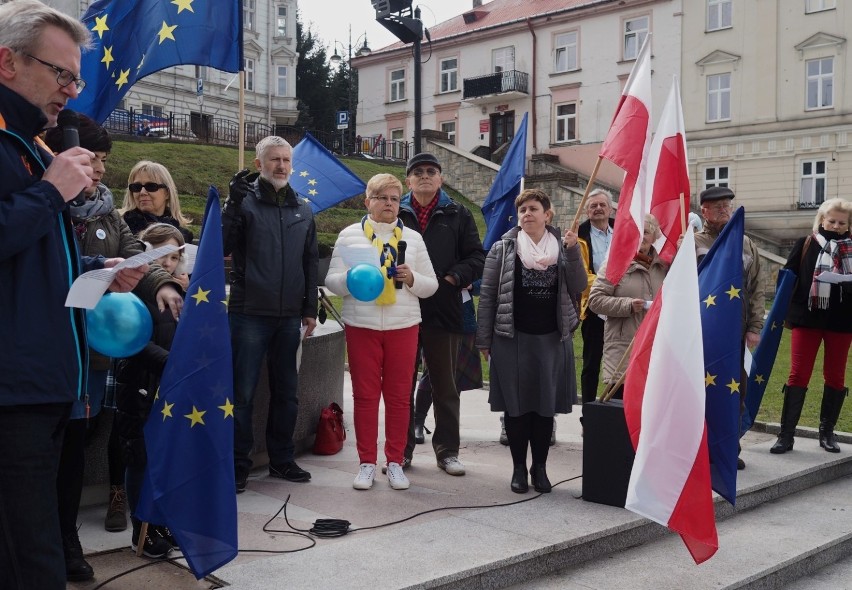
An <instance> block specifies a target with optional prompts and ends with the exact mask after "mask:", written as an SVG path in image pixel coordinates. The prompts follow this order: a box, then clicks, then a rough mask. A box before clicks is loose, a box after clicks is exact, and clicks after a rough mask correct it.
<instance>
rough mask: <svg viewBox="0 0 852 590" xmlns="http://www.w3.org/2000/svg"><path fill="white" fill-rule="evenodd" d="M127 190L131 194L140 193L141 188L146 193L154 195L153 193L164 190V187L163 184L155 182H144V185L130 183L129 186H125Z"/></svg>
mask: <svg viewBox="0 0 852 590" xmlns="http://www.w3.org/2000/svg"><path fill="white" fill-rule="evenodd" d="M127 188H129V189H130V192H131V193H139V192H142V189H143V188H144V189H145V190H146V191H148V192H149V193H154V192H157V191H158V190H160V189H161V188H166V185H165V184H157V183H156V182H146V183H141V182H131V183H130V184H128V185H127Z"/></svg>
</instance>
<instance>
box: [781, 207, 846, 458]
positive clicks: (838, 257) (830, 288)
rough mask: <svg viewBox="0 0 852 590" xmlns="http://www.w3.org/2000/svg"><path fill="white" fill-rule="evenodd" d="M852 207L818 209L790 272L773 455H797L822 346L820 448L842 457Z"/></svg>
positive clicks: (791, 259)
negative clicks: (786, 372) (785, 359)
mask: <svg viewBox="0 0 852 590" xmlns="http://www.w3.org/2000/svg"><path fill="white" fill-rule="evenodd" d="M850 225H852V202H849V201H846V200H844V199H830V200H828V201H825V202H824V203H823V204H822V205H821V206H820V208H819V210H818V211H817V214H816V218H815V219H814V227H813V233H811V234H810V235H808V236H807V237H804V238H801V239H800V240H799V241H798V242H796V245H795V246H793V251H792V252H791V253H790V257H789V258H788V259H787V264H786V266H785V268H787V269H789V270H791V271H793V272H795V273H796V275H797V276H798V280H797V281H796V286H795V287H794V288H793V297H792V299H791V301H790V309H789V311H788V312H787V324H788V325H791V326H792V328H793V330H792V336H791V338H790V376H789V377H788V378H787V383H786V385H785V386H784V406H783V407H782V409H781V432H780V433H779V434H778V441H777V442H776V443H775V444H774V445H773V446H772V448H771V449H770V452H772V453H774V454H776V455H780V454H783V453H786V452H787V451H792V450H793V435H794V434H795V432H796V424H798V422H799V416H800V415H801V413H802V406H804V403H805V393H806V392H807V390H808V383H809V382H810V380H811V374H812V373H813V368H814V362H815V361H816V354H817V351H818V350H819V347H820V344H823V352H824V360H823V369H822V372H823V379H824V382H825V385H824V387H823V394H822V404H821V407H820V415H819V445H820V446H821V447H822V448H824V449H825V450H826V451H828V452H829V453H839V452H840V447H839V446H837V439H836V437H835V436H834V426H835V424H836V423H837V420H838V418H839V417H840V410H841V408H842V407H843V400H844V399H845V398H846V395H847V392H848V389H847V388H846V383H845V376H846V364H847V363H848V362H849V347H850V344H852V239H850V233H849V228H850ZM829 272H830V273H834V274H835V275H841V276H840V277H839V278H840V279H841V280H840V281H839V282H828V281H825V280H821V278H820V277H821V275H823V273H829Z"/></svg>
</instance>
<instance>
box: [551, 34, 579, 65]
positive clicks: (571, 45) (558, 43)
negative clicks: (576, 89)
mask: <svg viewBox="0 0 852 590" xmlns="http://www.w3.org/2000/svg"><path fill="white" fill-rule="evenodd" d="M553 46H554V48H555V52H554V63H553V70H554V71H555V72H570V71H571V70H576V69H577V67H578V66H577V63H578V62H577V31H571V32H569V33H560V34H558V35H556V37H555V38H554V40H553Z"/></svg>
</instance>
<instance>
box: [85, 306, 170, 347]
mask: <svg viewBox="0 0 852 590" xmlns="http://www.w3.org/2000/svg"><path fill="white" fill-rule="evenodd" d="M153 332H154V322H153V320H152V319H151V314H150V313H149V312H148V308H147V307H145V304H144V303H142V300H141V299H139V298H138V297H137V296H136V295H134V294H133V293H107V294H106V295H104V296H103V297H101V300H100V301H99V302H98V304H97V305H96V306H95V308H94V309H87V310H86V336H87V338H88V340H89V346H91V347H92V348H93V349H94V350H96V351H97V352H99V353H101V354H102V355H104V356H109V357H113V358H127V357H129V356H133V355H134V354H136V353H137V352H139V351H141V350H142V349H143V348H145V345H146V344H147V343H148V341H150V340H151V334H153Z"/></svg>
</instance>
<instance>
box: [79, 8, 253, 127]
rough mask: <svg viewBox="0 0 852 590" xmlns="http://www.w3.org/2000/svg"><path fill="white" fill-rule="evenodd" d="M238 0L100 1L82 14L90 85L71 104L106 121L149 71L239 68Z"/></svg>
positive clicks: (84, 61)
mask: <svg viewBox="0 0 852 590" xmlns="http://www.w3.org/2000/svg"><path fill="white" fill-rule="evenodd" d="M242 15H243V13H242V2H240V1H239V0H134V1H132V2H131V1H130V0H99V1H98V2H95V3H94V4H92V5H91V6H90V7H89V10H87V11H86V14H85V15H83V19H82V20H83V24H84V25H86V27H87V28H88V29H89V30H90V31H91V32H92V40H93V46H92V48H91V49H89V50H87V51H84V52H83V57H82V61H81V65H80V77H81V78H83V79H84V80H85V81H86V88H84V89H83V92H81V93H80V96H79V98H76V99H74V100H72V101H70V103H69V108H72V109H74V110H75V111H78V112H81V113H84V114H86V115H88V116H89V117H91V118H92V119H94V120H95V121H97V122H98V123H103V122H104V121H105V120H106V118H107V117H109V115H110V113H111V112H112V111H113V109H114V108H115V107H116V105H118V103H119V102H120V101H121V99H122V98H123V97H124V95H125V94H127V92H128V91H129V90H130V88H131V87H132V86H133V85H134V84H135V83H136V81H137V80H140V79H142V78H144V77H145V76H147V75H148V74H153V73H154V72H158V71H160V70H162V69H165V68H168V67H170V66H176V65H180V64H194V65H199V66H210V67H213V68H216V69H219V70H224V71H226V72H238V71H239V70H240V68H241V67H242V62H243V24H242Z"/></svg>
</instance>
